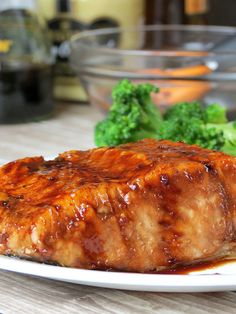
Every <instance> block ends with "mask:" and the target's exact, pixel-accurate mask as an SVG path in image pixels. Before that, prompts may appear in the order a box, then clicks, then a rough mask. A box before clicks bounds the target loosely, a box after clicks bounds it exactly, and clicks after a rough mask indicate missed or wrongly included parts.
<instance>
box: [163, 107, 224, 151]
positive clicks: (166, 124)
mask: <svg viewBox="0 0 236 314" xmlns="http://www.w3.org/2000/svg"><path fill="white" fill-rule="evenodd" d="M217 106H218V105H217ZM210 107H211V106H210ZM212 108H213V107H212ZM213 109H214V110H211V109H207V110H209V112H212V114H211V116H208V115H207V114H206V112H207V110H206V109H204V108H203V107H202V106H201V104H200V103H199V102H192V103H187V102H185V103H180V104H176V105H174V106H172V107H170V108H169V109H168V110H167V111H166V113H165V114H164V121H163V123H162V125H161V127H160V130H159V134H160V138H161V139H168V140H172V141H174V142H178V141H182V142H185V143H187V144H197V145H199V146H201V147H204V148H209V149H215V150H220V149H221V148H222V147H223V146H224V144H225V138H224V134H223V131H222V130H221V129H217V128H215V127H214V125H213V124H212V125H211V127H210V126H208V125H207V122H208V119H209V120H210V118H211V119H212V121H216V120H217V119H216V118H218V111H220V110H217V109H218V108H215V105H214V108H213ZM220 109H221V108H220ZM214 113H215V115H214ZM221 116H222V114H221ZM221 118H222V117H220V119H221Z"/></svg>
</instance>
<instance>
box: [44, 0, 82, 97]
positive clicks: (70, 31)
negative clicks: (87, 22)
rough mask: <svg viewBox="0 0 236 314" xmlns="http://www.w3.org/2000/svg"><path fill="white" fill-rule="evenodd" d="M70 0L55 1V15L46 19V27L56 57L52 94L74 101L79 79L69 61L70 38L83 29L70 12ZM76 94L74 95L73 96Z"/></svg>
mask: <svg viewBox="0 0 236 314" xmlns="http://www.w3.org/2000/svg"><path fill="white" fill-rule="evenodd" d="M71 5H72V1H71V0H57V1H55V9H56V10H55V11H56V16H55V17H53V18H52V19H50V20H48V22H47V24H48V28H49V32H50V36H51V41H52V43H53V51H54V55H55V58H56V65H55V72H54V78H55V79H54V95H55V97H56V98H57V99H62V100H65V101H75V100H77V98H76V96H77V93H76V92H75V90H76V91H77V90H78V89H79V87H78V84H79V80H78V77H77V75H76V73H75V72H74V71H73V70H72V68H71V66H70V63H69V56H70V44H69V41H70V38H71V36H72V35H74V34H76V33H78V32H80V31H82V30H84V28H85V27H84V25H83V24H82V23H81V22H80V21H78V20H77V19H75V18H74V17H73V14H72V6H71ZM75 95H76V96H75Z"/></svg>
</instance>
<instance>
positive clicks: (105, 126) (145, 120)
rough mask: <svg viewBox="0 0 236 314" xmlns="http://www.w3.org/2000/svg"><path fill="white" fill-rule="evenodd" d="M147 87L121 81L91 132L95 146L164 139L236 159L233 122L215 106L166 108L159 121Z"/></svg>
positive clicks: (235, 130) (151, 87)
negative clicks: (232, 156)
mask: <svg viewBox="0 0 236 314" xmlns="http://www.w3.org/2000/svg"><path fill="white" fill-rule="evenodd" d="M152 92H155V93H156V92H158V88H157V87H155V86H153V85H150V84H139V85H134V84H132V83H131V82H130V81H128V80H123V81H121V82H120V83H119V84H118V85H117V86H116V87H115V88H114V90H113V92H112V99H113V104H112V106H111V108H110V110H109V112H108V116H107V118H106V119H105V120H103V121H101V122H99V123H98V124H97V126H96V128H95V142H96V144H97V146H116V145H119V144H122V143H127V142H135V141H137V140H141V139H144V138H156V139H168V140H172V141H182V142H185V143H187V144H196V145H199V146H201V147H204V148H209V149H214V150H221V151H224V152H226V153H228V154H231V155H235V156H236V122H228V121H227V118H226V111H225V109H224V108H223V107H221V106H220V105H218V104H212V105H210V106H208V107H206V108H204V107H203V106H202V105H201V104H200V103H199V102H197V101H195V102H190V103H187V102H183V103H179V104H176V105H173V106H172V107H170V108H169V109H168V110H167V111H166V113H165V114H164V116H163V117H161V114H160V112H159V110H158V109H157V107H156V106H155V105H154V104H153V102H152V99H151V93H152Z"/></svg>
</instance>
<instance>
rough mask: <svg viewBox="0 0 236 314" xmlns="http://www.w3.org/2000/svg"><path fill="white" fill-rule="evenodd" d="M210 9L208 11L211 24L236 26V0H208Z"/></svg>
mask: <svg viewBox="0 0 236 314" xmlns="http://www.w3.org/2000/svg"><path fill="white" fill-rule="evenodd" d="M208 1H209V6H210V10H209V13H208V19H209V24H211V25H221V26H236V14H235V12H236V1H235V0H224V1H220V0H208Z"/></svg>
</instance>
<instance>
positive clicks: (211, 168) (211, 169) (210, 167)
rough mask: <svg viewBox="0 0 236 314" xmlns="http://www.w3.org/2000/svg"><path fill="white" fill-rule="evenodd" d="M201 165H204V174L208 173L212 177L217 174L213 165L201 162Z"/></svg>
mask: <svg viewBox="0 0 236 314" xmlns="http://www.w3.org/2000/svg"><path fill="white" fill-rule="evenodd" d="M202 164H203V165H204V167H205V169H206V172H208V173H210V174H213V175H216V174H217V170H216V168H215V167H214V165H213V164H210V163H207V162H202Z"/></svg>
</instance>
